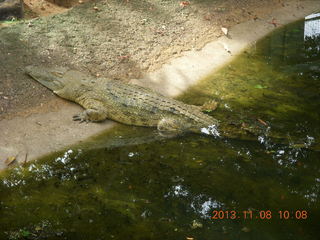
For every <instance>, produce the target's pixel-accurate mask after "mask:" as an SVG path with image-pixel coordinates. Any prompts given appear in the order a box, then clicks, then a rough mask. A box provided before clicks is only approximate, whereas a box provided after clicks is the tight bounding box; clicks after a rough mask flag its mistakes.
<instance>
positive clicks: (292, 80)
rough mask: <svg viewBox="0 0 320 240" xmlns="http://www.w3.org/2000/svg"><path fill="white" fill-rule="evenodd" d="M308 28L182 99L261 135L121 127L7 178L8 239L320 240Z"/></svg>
mask: <svg viewBox="0 0 320 240" xmlns="http://www.w3.org/2000/svg"><path fill="white" fill-rule="evenodd" d="M304 25H305V23H304V22H298V23H295V24H292V25H289V26H287V27H285V28H282V29H281V30H279V31H277V32H275V33H274V34H272V35H270V36H268V37H267V38H265V39H263V40H262V41H260V42H259V43H257V45H255V46H254V47H253V48H251V49H249V50H248V51H246V53H244V54H243V55H241V56H240V57H239V58H238V59H237V60H236V61H234V62H232V63H231V64H229V65H228V66H226V67H225V68H224V69H222V70H221V71H220V72H219V73H217V74H214V75H213V76H210V77H208V78H207V79H205V80H204V81H203V82H202V83H200V84H199V85H198V86H196V87H194V88H193V89H190V91H189V92H188V93H186V94H185V95H183V96H181V97H180V98H181V99H182V100H184V101H185V102H188V103H192V104H201V103H203V102H204V101H206V100H208V99H212V98H214V99H216V100H218V101H219V102H220V105H219V108H218V109H217V110H216V111H215V112H213V113H210V114H213V115H214V116H216V117H217V118H218V119H220V120H221V122H222V125H223V124H224V123H225V122H227V123H228V124H231V125H232V124H233V125H234V126H235V127H234V129H231V130H230V131H231V132H230V135H232V134H233V131H235V129H237V128H238V129H246V128H247V127H248V126H249V127H250V126H252V125H257V126H258V125H259V124H260V125H261V126H262V128H261V129H262V130H261V131H260V132H259V134H258V135H252V136H251V135H250V133H248V135H250V137H243V135H239V137H240V138H239V139H237V138H236V137H234V138H232V139H229V138H226V139H215V138H212V137H208V136H199V135H186V136H181V137H178V138H161V137H160V136H158V135H157V134H156V133H155V132H154V130H152V129H144V128H138V127H128V126H119V127H117V128H116V129H114V130H113V131H112V132H110V133H106V134H103V135H101V136H99V137H97V138H95V139H92V140H91V141H89V142H87V143H85V144H82V145H79V146H76V147H74V148H72V149H69V150H66V151H62V152H60V153H56V154H53V155H50V156H48V157H46V158H44V159H41V160H39V161H37V162H34V163H31V164H28V165H26V166H23V167H18V168H15V169H12V170H10V171H7V172H5V173H3V174H2V177H1V183H0V193H1V197H0V214H1V215H0V239H96V240H97V239H139V240H141V239H161V240H162V239H175V240H176V239H190V240H191V239H195V240H200V239H201V240H202V239H218V240H220V239H281V240H283V239H319V234H320V230H319V227H320V226H319V220H320V196H319V194H320V161H319V160H320V152H319V150H317V149H318V147H317V146H318V142H319V139H320V136H319V134H320V131H319V127H320V112H319V109H320V108H319V107H320V106H319V105H320V96H319V95H320V94H319V93H320V64H319V61H320V53H319V52H320V37H319V35H318V37H315V36H313V37H307V38H305V37H304V31H306V30H305V29H306V27H305V26H304ZM305 34H306V33H305ZM246 131H247V130H244V132H246ZM236 135H237V134H234V136H236ZM214 211H216V212H214ZM279 211H281V212H279ZM285 211H287V212H285ZM216 213H217V214H216ZM212 217H216V218H217V219H212ZM286 218H288V219H286Z"/></svg>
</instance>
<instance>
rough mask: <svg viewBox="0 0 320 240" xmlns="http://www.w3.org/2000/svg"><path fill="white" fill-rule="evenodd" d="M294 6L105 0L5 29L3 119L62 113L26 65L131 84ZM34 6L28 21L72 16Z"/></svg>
mask: <svg viewBox="0 0 320 240" xmlns="http://www.w3.org/2000/svg"><path fill="white" fill-rule="evenodd" d="M290 3H291V1H290V0H286V1H281V0H266V1H254V0H245V1H235V0H227V1H222V0H216V1H212V0H207V1H205V0H195V1H190V2H189V1H186V2H182V1H171V0H170V1H168V0H167V1H166V0H152V1H141V0H126V1H125V0H124V1H120V0H105V1H104V0H102V1H91V2H88V3H83V4H81V5H78V6H76V7H75V8H73V9H70V11H67V12H65V13H63V14H60V15H53V16H49V17H46V18H36V19H33V20H26V21H25V22H23V23H19V24H17V25H14V26H12V25H11V26H10V27H6V28H2V29H0V35H1V38H0V43H1V44H0V52H1V54H0V62H1V63H2V64H1V66H0V119H4V118H8V117H9V118H10V117H14V116H15V115H16V114H18V115H21V114H24V113H26V114H28V113H33V112H34V107H37V106H38V107H40V108H37V109H36V111H45V110H46V109H45V108H46V107H47V108H48V110H49V111H52V107H57V103H56V101H55V99H56V97H55V96H53V94H52V93H50V92H49V91H48V90H47V89H45V88H44V87H42V86H40V85H39V84H37V83H35V82H32V81H30V79H29V78H28V77H26V76H25V75H24V73H23V68H24V66H26V65H29V64H36V65H50V66H52V65H61V64H63V65H67V66H70V67H72V68H75V69H78V70H81V71H84V72H90V73H92V74H94V75H103V76H107V77H110V78H114V79H120V80H123V81H128V80H129V79H132V78H140V77H141V76H142V74H143V73H145V72H150V71H153V70H155V69H158V68H159V67H160V66H161V65H162V64H163V63H165V62H166V61H168V59H170V58H174V57H178V56H179V55H181V53H182V52H184V51H188V50H191V49H201V48H202V47H203V46H204V45H205V44H206V43H207V42H209V41H212V40H214V39H217V38H219V37H220V36H222V35H223V32H222V30H221V27H225V28H230V27H232V26H233V25H236V24H238V23H240V22H244V21H247V20H250V19H255V20H258V19H259V18H262V17H264V16H266V15H268V14H270V13H271V12H272V10H274V9H276V8H284V7H286V5H289V4H290ZM26 4H27V6H29V10H27V18H30V17H33V16H37V15H38V16H39V15H48V14H51V13H56V12H61V11H62V12H64V11H65V10H66V8H64V7H60V6H57V5H54V4H52V3H50V2H45V1H36V0H26ZM27 9H28V7H27ZM48 102H49V104H48V105H47V103H48ZM43 103H46V106H45V107H44V108H43V107H41V106H43ZM50 103H52V104H50ZM30 108H31V109H30Z"/></svg>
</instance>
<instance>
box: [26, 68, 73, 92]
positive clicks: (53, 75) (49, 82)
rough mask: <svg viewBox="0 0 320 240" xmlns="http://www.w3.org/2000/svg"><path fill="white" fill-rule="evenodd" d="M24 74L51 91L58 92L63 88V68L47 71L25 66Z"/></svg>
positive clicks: (64, 70)
mask: <svg viewBox="0 0 320 240" xmlns="http://www.w3.org/2000/svg"><path fill="white" fill-rule="evenodd" d="M25 71H26V74H28V75H29V76H30V77H32V78H33V79H35V80H37V81H38V82H39V83H41V84H42V85H44V86H45V87H47V88H49V89H51V90H52V91H58V90H60V89H62V88H63V87H64V86H65V83H64V82H63V75H64V73H65V72H66V71H67V69H65V68H59V69H54V70H52V69H51V70H49V69H46V68H43V67H41V68H40V67H36V66H27V67H26V68H25Z"/></svg>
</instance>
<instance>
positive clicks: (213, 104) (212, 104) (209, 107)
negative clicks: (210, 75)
mask: <svg viewBox="0 0 320 240" xmlns="http://www.w3.org/2000/svg"><path fill="white" fill-rule="evenodd" d="M217 107H218V102H217V101H215V100H210V101H208V102H205V103H204V104H203V105H202V106H200V111H202V112H211V111H214V110H216V109H217Z"/></svg>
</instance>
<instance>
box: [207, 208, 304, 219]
mask: <svg viewBox="0 0 320 240" xmlns="http://www.w3.org/2000/svg"><path fill="white" fill-rule="evenodd" d="M274 218H278V219H283V220H288V219H301V220H306V219H307V218H308V211H306V210H295V211H289V210H278V211H271V210H260V211H252V210H245V211H235V210H225V211H223V210H214V211H212V216H211V219H212V220H222V219H244V220H246V219H248V220H252V219H258V220H271V219H274Z"/></svg>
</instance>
